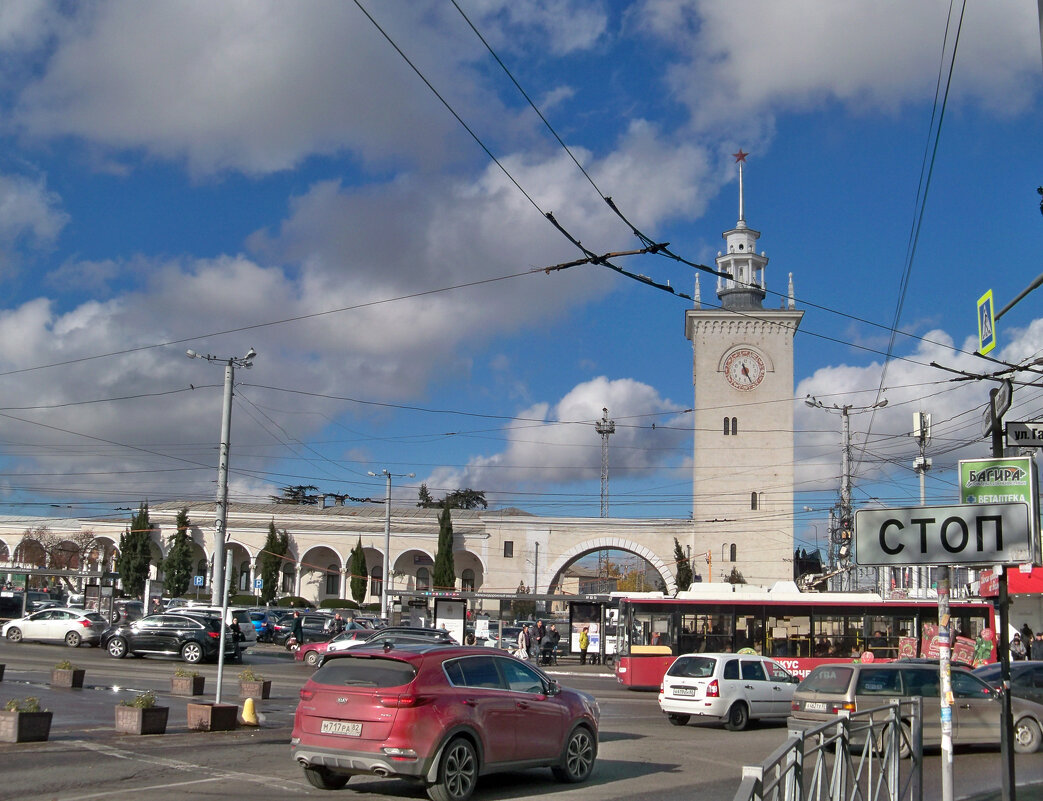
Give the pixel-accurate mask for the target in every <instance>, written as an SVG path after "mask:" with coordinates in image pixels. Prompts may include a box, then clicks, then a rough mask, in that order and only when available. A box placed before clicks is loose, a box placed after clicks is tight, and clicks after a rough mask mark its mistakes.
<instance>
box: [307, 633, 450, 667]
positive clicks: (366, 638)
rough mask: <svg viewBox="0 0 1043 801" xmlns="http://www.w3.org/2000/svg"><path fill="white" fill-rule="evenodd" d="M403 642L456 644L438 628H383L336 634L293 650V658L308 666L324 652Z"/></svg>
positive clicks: (379, 646) (401, 643)
mask: <svg viewBox="0 0 1043 801" xmlns="http://www.w3.org/2000/svg"><path fill="white" fill-rule="evenodd" d="M406 643H412V644H423V643H432V644H437V645H459V643H457V641H456V640H454V639H453V638H452V637H451V636H450V635H449V634H448V633H447V632H445V631H442V630H441V629H422V628H410V627H406V626H402V627H392V628H386V629H378V630H376V631H374V630H372V629H363V630H361V631H359V630H357V629H355V630H351V631H344V632H342V633H341V634H338V635H337V636H336V637H334V638H333V639H332V640H330V641H329V642H323V643H305V644H304V645H303V646H301V648H299V649H298V650H297V653H296V655H295V658H296V659H298V660H303V661H305V662H307V663H308V664H309V665H317V664H319V662H320V661H321V659H322V655H323V654H326V653H337V652H339V651H347V650H348V649H349V648H361V647H363V646H365V647H366V648H383V647H385V646H386V645H388V644H390V645H392V646H393V647H396V648H397V647H398V646H400V645H404V644H406Z"/></svg>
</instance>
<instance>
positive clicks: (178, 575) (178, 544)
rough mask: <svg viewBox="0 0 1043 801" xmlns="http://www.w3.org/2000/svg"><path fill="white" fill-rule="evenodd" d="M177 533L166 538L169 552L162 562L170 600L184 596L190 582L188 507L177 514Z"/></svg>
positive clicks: (190, 555) (190, 550) (190, 539)
mask: <svg viewBox="0 0 1043 801" xmlns="http://www.w3.org/2000/svg"><path fill="white" fill-rule="evenodd" d="M176 525H177V531H175V532H174V533H173V534H171V535H170V536H169V537H168V538H167V543H168V544H169V545H170V550H169V551H167V558H166V559H164V560H163V581H164V583H165V585H166V590H167V592H168V593H169V594H170V597H171V598H177V597H179V596H181V595H184V594H185V592H186V591H187V590H188V585H189V584H190V583H191V581H192V538H191V537H189V535H188V532H189V531H190V530H191V528H192V523H191V521H190V520H189V519H188V507H185V508H183V509H181V510H180V511H179V512H178V513H177V523H176Z"/></svg>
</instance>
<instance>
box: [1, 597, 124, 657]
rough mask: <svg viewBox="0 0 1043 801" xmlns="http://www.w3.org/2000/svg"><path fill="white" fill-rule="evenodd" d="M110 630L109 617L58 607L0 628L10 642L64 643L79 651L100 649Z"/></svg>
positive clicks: (8, 623) (2, 634)
mask: <svg viewBox="0 0 1043 801" xmlns="http://www.w3.org/2000/svg"><path fill="white" fill-rule="evenodd" d="M107 628H108V623H107V622H106V621H105V618H104V617H102V616H101V615H99V614H98V613H97V612H84V611H83V610H82V609H66V608H62V607H57V608H53V609H44V610H43V611H41V612H33V613H32V614H31V615H27V616H26V617H23V618H19V619H18V620H11V621H8V622H7V623H5V624H4V626H3V628H2V629H0V636H3V637H5V638H6V639H7V641H8V642H21V641H22V640H38V641H40V642H64V643H65V644H66V645H68V646H69V647H71V648H77V647H79V646H80V645H81V644H83V643H87V644H88V645H90V646H92V647H96V646H97V645H98V643H99V641H100V639H101V633H102V632H103V631H105V629H107Z"/></svg>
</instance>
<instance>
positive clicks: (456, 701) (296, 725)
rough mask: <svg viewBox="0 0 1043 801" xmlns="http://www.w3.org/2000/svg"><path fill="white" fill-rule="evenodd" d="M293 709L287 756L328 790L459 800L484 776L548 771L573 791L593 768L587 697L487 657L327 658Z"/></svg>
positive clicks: (501, 655)
mask: <svg viewBox="0 0 1043 801" xmlns="http://www.w3.org/2000/svg"><path fill="white" fill-rule="evenodd" d="M300 698H301V700H300V702H299V703H298V704H297V714H296V716H295V717H294V721H293V736H292V738H291V740H290V752H291V754H292V755H293V758H294V759H295V760H296V761H297V762H298V763H299V764H300V765H301V766H302V767H303V768H304V775H305V777H306V778H307V779H308V781H309V782H310V783H311V784H312V785H313V786H315V787H319V788H321V789H324V790H336V789H339V788H341V787H343V786H344V785H345V784H346V783H347V781H348V779H350V778H351V777H352V776H355V775H371V776H372V775H375V776H385V777H391V778H397V779H411V780H414V781H417V782H420V783H423V784H424V785H425V786H426V787H427V794H428V796H429V797H430V798H431V799H432V800H433V801H464V799H466V798H468V797H470V795H471V793H472V792H473V790H474V787H475V783H476V782H477V780H478V777H479V776H480V775H485V774H489V773H495V772H497V771H505V770H519V769H522V768H531V767H549V768H551V770H553V771H554V776H555V777H556V778H557V779H558V780H560V781H563V782H581V781H584V780H585V779H586V778H587V777H588V776H590V773H591V770H593V767H594V759H595V758H596V757H597V750H598V719H599V717H600V710H599V708H598V703H597V701H596V700H595V699H594V697H593V696H590V695H588V694H586V693H583V692H579V691H578V690H571V689H568V688H565V687H561V686H559V685H558V683H557V682H555V681H554V680H553V679H551V678H549V677H548V676H547V675H546V674H544V673H543V672H542V671H540V670H539V669H537V668H536V667H534V666H533V665H531V664H529V663H527V662H522V661H521V660H519V659H515V658H514V657H513V656H511V655H510V654H508V653H505V652H502V651H491V650H490V649H489V648H480V647H479V648H475V647H466V646H444V645H442V646H438V645H428V644H417V645H400V646H397V647H396V646H391V647H387V648H383V649H380V648H371V647H366V646H360V647H356V648H353V649H351V650H350V651H345V652H341V653H333V654H327V655H326V660H325V661H324V662H323V665H322V667H320V668H319V669H318V670H317V671H315V673H313V674H312V676H311V678H309V679H308V681H307V683H306V684H305V685H304V687H302V688H301V693H300Z"/></svg>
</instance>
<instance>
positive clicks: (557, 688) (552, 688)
mask: <svg viewBox="0 0 1043 801" xmlns="http://www.w3.org/2000/svg"><path fill="white" fill-rule="evenodd" d="M546 695H561V685H560V684H558V682H556V681H554V679H551V680H550V681H548V682H547V691H546Z"/></svg>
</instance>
